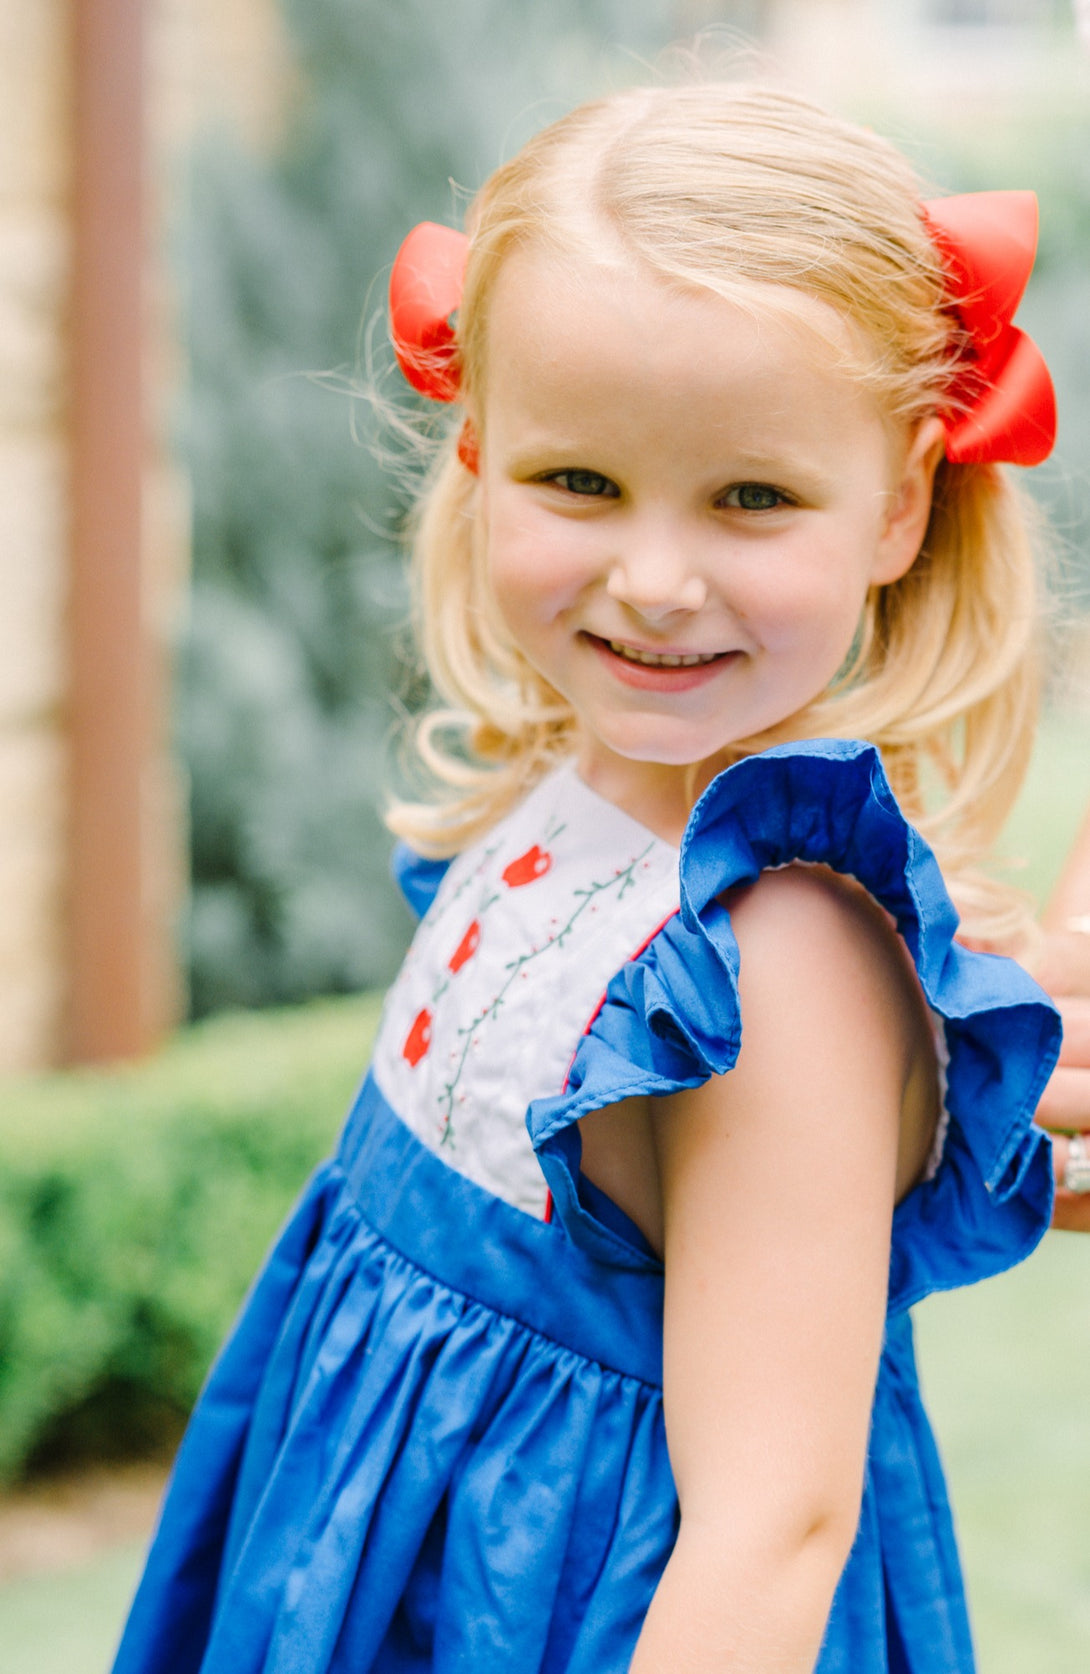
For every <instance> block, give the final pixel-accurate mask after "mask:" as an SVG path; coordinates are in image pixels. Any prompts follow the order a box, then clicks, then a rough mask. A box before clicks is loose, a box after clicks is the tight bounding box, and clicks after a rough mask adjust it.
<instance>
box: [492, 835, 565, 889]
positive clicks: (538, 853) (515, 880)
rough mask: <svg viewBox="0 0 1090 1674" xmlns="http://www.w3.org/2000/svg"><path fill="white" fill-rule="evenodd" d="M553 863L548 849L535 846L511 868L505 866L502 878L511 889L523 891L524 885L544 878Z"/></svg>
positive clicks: (512, 863)
mask: <svg viewBox="0 0 1090 1674" xmlns="http://www.w3.org/2000/svg"><path fill="white" fill-rule="evenodd" d="M552 863H553V857H552V855H551V854H550V853H549V851H548V849H543V848H540V847H539V846H538V844H537V843H535V844H534V846H533V848H532V849H527V850H526V853H525V854H520V855H519V857H518V859H517V860H513V861H512V862H511V864H510V865H509V866H505V867H504V869H503V871H502V872H501V874H500V876H501V877H502V878H503V881H504V883H505V884H506V885H507V886H508V888H509V889H521V887H522V885H523V884H528V883H533V882H534V880H535V878H542V877H544V876H545V873H546V872H547V871H548V870H549V867H550V866H551V865H552Z"/></svg>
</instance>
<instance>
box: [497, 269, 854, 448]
mask: <svg viewBox="0 0 1090 1674" xmlns="http://www.w3.org/2000/svg"><path fill="white" fill-rule="evenodd" d="M864 357H865V345H864V344H863V343H862V342H861V340H860V334H859V333H858V331H857V330H856V329H855V328H854V327H853V326H852V325H851V324H850V323H849V322H848V321H847V320H845V319H844V317H843V316H842V315H840V314H839V313H838V312H837V310H836V309H834V308H833V307H831V306H830V305H829V304H828V303H826V302H824V301H822V300H821V299H820V298H817V297H814V296H811V295H809V294H808V293H806V292H804V291H796V290H794V289H792V288H790V287H787V286H783V285H763V284H755V283H752V282H748V281H747V282H742V283H739V284H738V285H737V286H736V287H732V289H731V291H730V294H729V295H720V294H719V293H717V292H713V291H710V290H697V289H695V288H691V287H683V286H681V285H680V284H677V285H675V284H672V283H669V282H667V281H665V280H663V279H661V278H660V277H658V276H657V275H652V274H649V273H648V272H646V271H645V270H643V269H641V268H639V267H637V266H636V265H635V264H633V263H632V262H630V261H628V260H626V259H625V258H624V257H623V256H622V255H618V256H616V257H611V256H610V255H608V254H606V255H600V256H596V255H594V254H580V255H576V256H569V257H564V256H561V255H558V254H554V253H552V252H548V251H544V250H540V251H539V250H533V249H528V250H526V249H524V250H520V251H518V252H517V253H515V254H514V255H512V256H511V257H510V258H509V259H508V260H507V261H506V262H505V263H504V265H503V267H502V269H501V270H500V272H499V274H498V275H497V278H496V282H495V286H494V290H493V297H492V305H491V308H490V313H489V319H488V335H487V365H486V369H485V379H484V406H485V419H486V423H488V424H489V426H492V425H493V424H494V423H495V422H499V423H500V424H501V425H502V424H504V423H510V422H515V421H518V422H520V423H522V424H530V425H535V426H538V425H540V426H542V427H544V428H546V429H549V428H553V427H555V426H557V425H560V426H564V425H570V424H574V423H577V424H578V425H579V426H580V428H585V427H587V426H588V425H593V424H594V422H595V421H596V420H600V421H602V422H603V423H607V424H611V425H614V426H616V425H619V424H620V425H623V424H624V422H625V418H626V415H631V414H633V413H635V412H639V413H640V414H641V415H642V417H643V418H644V420H646V417H647V415H648V413H649V412H651V413H654V414H656V415H657V417H658V422H659V424H660V425H661V428H662V429H663V431H664V433H665V432H667V431H669V430H670V429H671V428H673V429H674V430H675V431H676V429H677V427H678V426H681V427H683V428H684V429H685V430H686V431H688V430H690V429H691V428H692V424H691V421H692V419H693V418H694V416H696V415H699V422H700V424H701V426H703V427H704V428H705V429H706V430H707V429H708V428H709V427H710V431H711V435H710V436H709V441H710V442H715V443H716V444H718V443H719V442H721V441H723V440H725V439H729V438H731V437H734V436H736V435H737V434H738V433H740V432H742V431H744V432H745V434H746V436H747V438H748V439H749V440H750V441H752V442H753V443H754V444H755V445H757V444H761V443H762V442H763V440H764V439H765V438H766V433H767V439H769V440H771V439H773V438H774V437H779V438H781V439H782V438H783V436H784V435H785V434H786V435H787V436H792V435H794V436H796V437H797V438H798V439H802V438H803V437H813V436H816V435H817V434H819V433H822V434H827V433H828V431H829V428H830V426H831V425H833V426H841V427H843V426H845V425H847V426H849V427H856V426H859V425H873V424H875V423H880V422H881V420H880V417H879V415H878V411H877V407H876V405H875V403H874V400H873V398H872V396H871V395H870V393H869V391H868V390H867V389H866V388H865V386H864V385H862V384H861V382H860V379H859V376H858V369H859V367H860V363H861V360H863V359H864Z"/></svg>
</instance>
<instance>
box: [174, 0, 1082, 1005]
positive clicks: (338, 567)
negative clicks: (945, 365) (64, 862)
mask: <svg viewBox="0 0 1090 1674" xmlns="http://www.w3.org/2000/svg"><path fill="white" fill-rule="evenodd" d="M280 3H281V6H282V9H283V13H284V17H285V21H286V25H287V28H288V30H289V32H290V39H291V42H292V45H293V49H294V54H295V62H296V66H297V91H296V96H295V99H294V104H293V107H292V109H291V111H290V113H289V115H288V119H287V121H286V123H285V125H284V128H283V131H282V134H281V136H280V138H279V140H278V142H277V144H276V145H275V147H274V148H273V150H272V152H271V153H267V154H264V155H260V154H257V153H255V152H254V151H252V150H247V149H246V148H245V146H244V145H243V144H242V142H241V141H240V140H238V139H237V138H236V137H235V136H234V135H232V134H231V133H228V132H220V133H215V134H209V135H208V136H207V139H206V141H205V143H204V144H203V145H202V146H201V147H200V148H199V150H198V152H197V154H196V155H195V157H194V158H193V160H192V167H191V179H190V187H189V191H188V193H187V196H186V212H185V215H184V217H183V219H182V220H181V222H180V224H179V228H178V238H177V250H176V260H177V264H178V268H179V271H180V272H181V273H182V274H183V275H184V289H185V294H186V297H187V308H186V316H187V333H188V352H189V364H190V381H189V389H188V395H187V399H186V402H185V405H184V410H183V412H182V414H181V415H180V421H179V431H180V445H181V450H182V453H183V456H184V458H185V461H186V463H187V465H188V468H189V471H190V475H191V480H192V485H193V537H194V542H193V596H192V612H191V619H190V623H189V627H188V631H187V634H186V636H185V640H184V644H183V645H182V647H181V648H180V654H179V678H178V689H177V703H176V714H177V741H178V748H179V752H180V755H181V758H182V761H183V763H184V766H185V769H186V771H187V774H188V778H189V784H190V790H191V797H190V826H191V841H192V892H191V897H190V902H189V906H188V910H187V914H186V922H185V926H184V936H183V940H184V953H185V959H186V964H187V967H188V977H189V991H190V999H191V1009H192V1013H193V1014H194V1015H196V1016H201V1015H204V1014H206V1013H208V1012H211V1011H215V1010H217V1009H219V1008H221V1007H223V1006H230V1005H269V1004H280V1003H284V1002H286V1001H291V1000H295V999H301V998H304V997H306V996H307V995H311V994H318V993H328V992H338V991H348V990H354V989H358V988H360V987H364V986H368V985H375V984H381V983H383V982H385V981H386V980H387V979H388V978H389V976H390V975H391V974H392V971H393V969H394V967H395V966H396V963H397V960H398V958H399V956H400V953H401V950H402V948H403V946H404V942H405V939H406V936H407V932H408V923H407V919H406V917H405V915H404V913H403V911H402V909H401V907H400V905H399V903H398V901H397V900H396V897H395V894H394V892H393V891H392V890H391V889H390V888H389V887H388V884H387V857H388V853H389V847H390V845H389V840H388V838H387V836H386V834H385V832H384V830H383V828H382V825H381V819H380V814H379V809H380V806H381V798H382V786H383V782H384V780H386V779H387V778H388V777H389V770H390V768H391V763H392V758H393V757H394V756H395V755H396V749H395V747H394V746H395V741H396V737H397V733H398V728H399V717H400V716H401V715H402V714H403V713H404V711H405V710H406V708H409V709H411V708H412V707H413V706H414V705H415V704H417V703H418V702H419V701H420V698H421V695H422V693H423V690H424V687H423V682H422V680H421V678H420V676H419V673H418V672H417V671H416V670H415V668H414V667H413V663H412V657H411V653H410V651H409V648H408V638H407V634H406V631H405V611H406V601H405V593H404V584H403V579H402V567H401V560H400V553H399V549H398V531H399V528H400V525H401V520H402V517H403V513H404V510H405V503H404V495H403V491H402V488H401V487H399V483H398V479H397V476H396V474H395V476H393V477H391V476H390V475H389V474H387V473H384V472H383V470H382V467H381V465H380V463H379V459H378V457H377V452H378V451H379V450H378V449H376V446H375V445H374V444H375V443H376V441H377V440H378V437H377V433H376V431H375V428H374V425H373V424H372V422H371V414H370V411H369V409H368V407H367V405H366V403H363V402H359V401H354V400H353V399H352V398H351V396H350V394H349V391H350V388H351V386H352V385H353V383H354V382H358V380H359V379H360V378H361V377H362V378H364V379H365V378H366V377H367V376H368V374H369V372H370V370H371V369H372V368H371V365H370V362H369V353H368V350H369V344H370V343H371V342H372V340H373V343H374V347H375V355H376V358H375V361H374V367H373V369H374V370H375V372H376V374H377V376H378V377H379V379H380V382H381V378H382V373H383V369H384V367H388V361H387V360H386V359H385V358H384V344H383V333H382V329H381V311H382V304H383V293H384V285H385V274H386V272H387V271H388V265H389V263H390V261H391V260H392V257H393V255H394V253H395V251H396V248H397V245H398V243H399V242H400V239H401V238H402V237H403V236H404V233H405V231H406V230H407V228H408V227H409V226H411V225H412V224H413V223H414V222H415V221H416V220H418V219H422V218H425V217H427V218H431V219H436V220H441V221H443V220H446V221H450V220H456V219H457V218H458V217H459V216H460V214H461V210H462V207H463V204H464V199H465V198H466V196H467V195H468V194H469V192H470V191H471V190H472V188H473V187H474V186H475V185H476V184H478V183H479V182H480V181H481V180H482V179H483V178H484V177H485V176H486V175H487V174H488V172H489V171H490V170H491V168H492V167H494V166H495V164H496V163H497V162H498V161H500V160H501V158H502V157H504V156H506V155H509V154H510V153H511V151H512V150H514V149H515V148H517V146H518V144H519V143H520V142H521V140H522V139H523V138H525V137H526V136H527V135H528V134H529V133H530V132H532V131H533V130H534V129H536V128H537V127H539V126H540V125H541V124H542V123H543V122H545V121H547V120H549V119H551V118H552V117H554V116H556V115H558V114H560V112H561V111H562V110H564V109H565V108H567V107H568V106H569V105H570V104H571V103H572V102H574V101H575V100H576V99H578V98H580V97H583V96H585V95H588V94H591V93H593V92H595V91H600V90H602V89H603V88H606V87H609V86H611V85H616V84H617V83H619V82H620V83H623V82H628V81H631V80H634V79H637V78H639V77H641V76H645V75H646V73H647V66H648V65H649V64H652V65H653V64H654V62H655V60H656V56H657V55H658V54H660V53H661V51H662V49H663V48H664V46H665V45H666V43H667V42H669V41H670V40H671V39H672V38H674V37H676V36H677V35H678V34H679V33H682V32H683V30H684V27H685V25H686V24H687V23H688V22H690V21H693V20H694V19H695V21H697V22H700V21H702V20H703V19H704V17H705V15H706V14H709V13H714V15H715V16H717V17H720V18H728V19H729V20H731V21H732V22H733V23H734V24H736V25H740V26H745V25H746V24H747V23H752V22H753V21H754V19H755V18H756V16H757V14H758V11H759V8H758V7H756V6H754V5H744V4H741V3H739V4H735V5H732V4H730V3H729V0H724V3H723V4H720V5H718V6H716V7H712V8H708V7H701V6H698V5H683V4H679V3H677V0H675V3H674V4H671V3H670V0H549V3H548V4H547V5H545V6H541V7H518V8H515V7H511V6H509V5H507V4H504V3H503V0H460V4H459V6H458V8H457V12H456V14H449V16H450V19H451V22H450V26H448V25H447V19H448V13H447V12H446V10H445V9H437V7H436V5H435V3H434V0H399V3H398V4H397V5H395V6H391V5H389V4H387V3H385V0H280ZM1053 10H1055V8H1054V9H1053ZM455 21H456V25H457V26H454V22H455ZM1055 26H1056V27H1059V24H1058V23H1057V24H1056V25H1055ZM1068 26H1069V27H1070V25H1068ZM739 38H740V37H739V36H738V35H737V34H732V33H731V32H730V31H727V32H726V33H720V34H718V35H716V34H714V33H713V34H712V35H711V37H710V38H709V39H708V40H707V41H706V42H705V53H704V56H705V58H708V59H712V60H714V58H715V56H716V54H717V53H718V54H719V55H722V54H723V53H724V52H725V51H727V50H729V49H730V47H731V46H737V44H738V40H739ZM604 42H612V43H614V45H613V47H612V48H611V49H610V50H609V51H608V52H607V51H606V50H605V49H604V47H603V45H602V43H604ZM854 98H855V109H854V110H853V111H850V112H849V114H856V115H859V116H861V117H862V118H863V119H865V120H868V121H871V122H872V123H873V124H874V126H876V127H878V128H880V129H881V130H882V131H884V132H887V133H890V134H891V136H892V137H894V138H895V139H898V140H900V141H901V142H902V143H904V144H905V145H906V146H907V147H908V148H909V149H910V150H912V151H913V152H914V153H915V155H916V158H917V161H918V162H919V164H920V166H921V167H922V169H923V171H924V172H925V174H926V175H927V176H929V177H930V178H931V179H932V180H934V181H936V182H940V183H941V184H942V186H944V187H948V188H950V189H962V190H971V189H975V188H978V187H985V186H993V185H1012V184H1015V185H1031V186H1034V187H1036V189H1037V190H1038V192H1039V194H1040V196H1041V200H1042V226H1043V238H1042V248H1041V255H1040V260H1039V264H1038V271H1037V273H1036V275H1035V278H1034V280H1033V283H1032V288H1031V291H1030V294H1029V296H1028V297H1027V301H1026V304H1025V306H1024V308H1023V310H1022V314H1021V315H1020V319H1021V320H1022V321H1023V322H1024V323H1025V324H1026V325H1027V326H1028V327H1029V329H1031V330H1032V331H1033V332H1034V333H1035V335H1037V337H1038V339H1039V341H1040V342H1041V345H1042V347H1043V348H1044V350H1045V352H1046V354H1047V355H1048V357H1049V359H1050V361H1051V364H1052V365H1053V367H1054V368H1055V371H1056V375H1057V383H1058V385H1059V394H1060V405H1061V419H1062V430H1061V437H1062V440H1061V448H1060V450H1059V452H1058V453H1057V455H1056V456H1055V458H1054V460H1053V461H1052V462H1050V464H1049V465H1047V466H1046V467H1044V468H1043V470H1041V471H1039V472H1037V473H1034V476H1033V481H1034V487H1035V491H1037V492H1039V493H1041V494H1042V495H1043V496H1044V497H1045V499H1046V500H1047V501H1048V503H1049V505H1050V509H1051V511H1052V513H1053V516H1054V520H1055V522H1056V525H1057V528H1058V530H1059V533H1060V537H1061V546H1062V549H1063V587H1064V589H1065V591H1066V595H1067V597H1068V599H1069V600H1070V599H1074V600H1079V599H1085V597H1086V596H1087V594H1088V593H1090V588H1088V586H1087V580H1086V578H1087V573H1088V571H1087V560H1086V555H1087V553H1088V552H1090V492H1088V487H1087V462H1088V461H1090V268H1088V267H1087V264H1086V263H1085V261H1084V260H1083V261H1080V259H1079V253H1080V252H1082V253H1085V251H1086V250H1087V248H1090V113H1088V112H1087V111H1085V110H1083V111H1082V112H1081V113H1079V112H1074V113H1072V112H1068V111H1063V112H1058V111H1057V110H1056V109H1055V108H1053V106H1051V105H1050V106H1049V107H1048V108H1043V107H1042V108H1036V107H1034V106H1033V105H1032V104H1031V103H1027V104H1026V105H1025V106H1024V107H1023V108H1020V109H1019V110H1018V111H1017V112H1016V113H1015V116H1014V117H1013V118H1010V117H1009V113H1008V117H1005V119H1004V121H1003V122H1002V123H999V124H995V125H992V126H986V125H985V126H982V125H981V124H979V123H975V124H974V123H968V124H965V123H960V122H959V119H958V112H957V111H956V110H951V111H950V112H949V113H948V119H947V120H945V121H941V122H940V121H936V120H928V122H927V123H926V125H923V124H922V123H921V118H920V114H919V112H918V110H916V109H915V108H913V107H912V106H911V105H909V104H907V103H902V104H898V101H897V98H896V96H895V95H894V94H891V92H890V90H889V89H886V90H885V91H883V92H882V93H881V94H880V95H876V94H875V93H874V91H873V90H867V89H864V88H860V89H859V91H858V93H857V94H856V95H855V96H854ZM376 326H377V329H376V330H374V331H372V330H371V328H373V327H376ZM389 388H390V390H391V391H397V392H398V393H397V398H398V399H403V397H402V396H401V394H400V391H399V381H398V380H396V379H394V380H392V381H391V382H390V385H389ZM403 480H404V479H403V476H402V481H403Z"/></svg>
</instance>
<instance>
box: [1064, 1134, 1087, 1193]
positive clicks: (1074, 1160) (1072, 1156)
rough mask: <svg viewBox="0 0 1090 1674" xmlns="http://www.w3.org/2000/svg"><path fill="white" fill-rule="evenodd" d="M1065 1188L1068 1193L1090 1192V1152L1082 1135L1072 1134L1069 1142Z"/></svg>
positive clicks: (1065, 1169) (1065, 1167) (1065, 1165)
mask: <svg viewBox="0 0 1090 1674" xmlns="http://www.w3.org/2000/svg"><path fill="white" fill-rule="evenodd" d="M1063 1186H1064V1191H1067V1192H1090V1152H1088V1151H1087V1148H1086V1140H1085V1139H1084V1138H1083V1136H1082V1134H1081V1133H1074V1134H1072V1135H1071V1138H1070V1139H1069V1140H1068V1142H1067V1161H1066V1163H1065V1164H1064V1177H1063Z"/></svg>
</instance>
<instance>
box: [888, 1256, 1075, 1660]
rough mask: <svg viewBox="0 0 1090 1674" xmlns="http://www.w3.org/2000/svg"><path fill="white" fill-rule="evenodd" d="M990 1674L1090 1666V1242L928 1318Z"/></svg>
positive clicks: (936, 1394)
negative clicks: (1089, 1532)
mask: <svg viewBox="0 0 1090 1674" xmlns="http://www.w3.org/2000/svg"><path fill="white" fill-rule="evenodd" d="M915 1317H916V1329H917V1343H918V1348H919V1358H920V1367H921V1376H922V1381H923V1387H924V1394H925V1397H926V1399H927V1404H928V1407H929V1410H930V1413H931V1417H932V1421H933V1423H934V1425H935V1430H936V1432H937V1435H938V1438H939V1446H940V1449H941V1451H942V1454H943V1458H944V1461H945V1464H946V1468H947V1474H948V1477H949V1481H950V1493H951V1498H952V1500H953V1503H954V1509H955V1512H956V1515H957V1524H958V1534H959V1539H960V1544H961V1550H962V1558H963V1560H964V1563H965V1569H966V1577H967V1584H968V1589H969V1603H970V1608H971V1612H972V1618H973V1626H974V1631H975V1634H976V1639H977V1647H978V1652H979V1657H980V1671H981V1674H1086V1670H1087V1668H1088V1667H1090V1540H1088V1539H1087V1532H1088V1529H1090V1238H1086V1237H1082V1236H1079V1235H1076V1234H1072V1233H1060V1232H1055V1233H1050V1234H1049V1236H1048V1237H1047V1238H1046V1239H1045V1242H1044V1244H1043V1245H1042V1246H1041V1248H1040V1250H1039V1251H1038V1252H1037V1254H1036V1255H1034V1256H1033V1258H1032V1259H1031V1260H1030V1261H1028V1262H1027V1263H1025V1265H1024V1266H1022V1267H1019V1268H1016V1269H1015V1270H1014V1271H1013V1272H1011V1273H1006V1274H1003V1275H1002V1276H1001V1277H1000V1278H998V1279H992V1280H990V1281H989V1282H988V1283H987V1284H983V1285H975V1286H973V1287H972V1288H971V1289H969V1290H961V1291H954V1292H951V1293H950V1294H949V1295H945V1296H933V1297H930V1298H929V1299H928V1300H927V1301H926V1302H925V1303H924V1304H923V1305H922V1306H921V1307H920V1308H918V1309H917V1310H916V1316H915Z"/></svg>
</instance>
